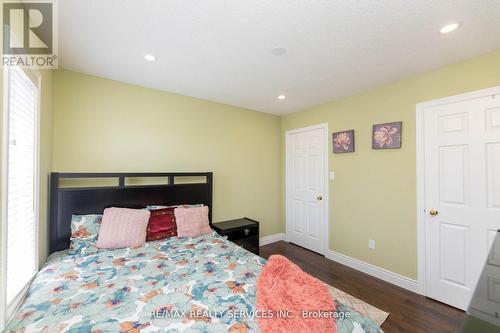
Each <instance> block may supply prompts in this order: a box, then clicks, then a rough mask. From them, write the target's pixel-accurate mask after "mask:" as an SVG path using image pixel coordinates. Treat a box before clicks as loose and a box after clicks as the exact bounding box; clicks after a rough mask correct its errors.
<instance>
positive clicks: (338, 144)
mask: <svg viewBox="0 0 500 333" xmlns="http://www.w3.org/2000/svg"><path fill="white" fill-rule="evenodd" d="M332 138H333V153H334V154H340V153H352V152H354V130H348V131H342V132H335V133H333V134H332Z"/></svg>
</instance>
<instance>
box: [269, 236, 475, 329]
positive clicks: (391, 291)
mask: <svg viewBox="0 0 500 333" xmlns="http://www.w3.org/2000/svg"><path fill="white" fill-rule="evenodd" d="M272 254H281V255H283V256H285V257H287V258H288V259H290V260H291V261H293V262H294V263H295V264H297V265H299V266H300V267H301V268H302V269H303V270H304V271H305V272H307V273H309V274H311V275H313V276H315V277H316V278H318V279H320V280H321V281H323V282H326V283H328V284H330V285H332V286H334V287H336V288H338V289H340V290H342V291H345V292H347V293H349V294H351V295H352V296H354V297H357V298H359V299H361V300H363V301H365V302H368V303H370V304H372V305H373V306H376V307H377V308H379V309H381V310H384V311H386V312H389V313H390V315H389V317H388V318H387V320H386V321H385V323H384V324H383V325H382V329H383V330H384V332H386V333H414V332H418V333H420V332H422V333H433V332H436V333H448V332H457V331H458V330H459V328H460V324H461V322H462V319H463V318H464V316H465V313H464V312H463V311H460V310H457V309H455V308H452V307H450V306H448V305H445V304H443V303H439V302H437V301H434V300H432V299H430V298H427V297H424V296H421V295H417V294H415V293H412V292H410V291H407V290H405V289H402V288H399V287H397V286H395V285H392V284H390V283H387V282H385V281H382V280H379V279H377V278H374V277H372V276H370V275H367V274H364V273H362V272H360V271H357V270H354V269H352V268H349V267H347V266H344V265H342V264H339V263H336V262H334V261H331V260H329V259H326V258H325V257H323V256H321V255H319V254H317V253H314V252H312V251H309V250H306V249H304V248H302V247H299V246H297V245H293V244H289V243H286V242H282V241H281V242H277V243H273V244H269V245H265V246H261V247H260V255H261V256H262V257H264V258H266V259H267V258H268V257H269V256H270V255H272Z"/></svg>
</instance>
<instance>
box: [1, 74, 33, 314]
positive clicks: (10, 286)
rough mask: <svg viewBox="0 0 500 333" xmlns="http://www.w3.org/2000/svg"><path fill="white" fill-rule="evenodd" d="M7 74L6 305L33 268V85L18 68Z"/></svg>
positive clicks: (19, 290) (20, 289)
mask: <svg viewBox="0 0 500 333" xmlns="http://www.w3.org/2000/svg"><path fill="white" fill-rule="evenodd" d="M8 71H9V73H8V82H7V87H8V91H6V93H8V123H7V124H8V152H7V154H8V155H7V156H8V162H7V281H6V301H7V305H12V302H13V301H14V300H16V298H17V297H18V296H19V295H20V293H21V291H22V290H23V289H24V288H25V287H26V285H27V284H28V283H29V282H30V280H31V278H32V277H33V276H34V274H35V273H36V271H37V270H38V267H37V258H36V256H37V246H38V245H37V244H38V242H37V220H38V217H37V216H36V200H37V195H36V193H37V192H36V191H37V188H36V186H37V184H36V180H37V172H38V170H37V169H38V162H37V142H38V138H37V135H38V131H37V126H38V125H37V123H38V122H37V119H38V88H37V85H36V84H34V83H33V81H32V80H31V79H30V78H29V77H28V76H27V75H26V74H25V73H24V72H23V71H22V70H21V69H19V68H10V69H9V70H8Z"/></svg>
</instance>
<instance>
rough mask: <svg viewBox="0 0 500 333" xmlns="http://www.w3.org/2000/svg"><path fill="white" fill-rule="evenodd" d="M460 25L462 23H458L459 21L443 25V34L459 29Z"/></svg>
mask: <svg viewBox="0 0 500 333" xmlns="http://www.w3.org/2000/svg"><path fill="white" fill-rule="evenodd" d="M459 26H460V23H457V22H454V23H450V24H447V25H445V26H443V27H442V28H441V30H440V31H441V33H442V34H447V33H450V32H452V31H455V30H457V29H458V27H459Z"/></svg>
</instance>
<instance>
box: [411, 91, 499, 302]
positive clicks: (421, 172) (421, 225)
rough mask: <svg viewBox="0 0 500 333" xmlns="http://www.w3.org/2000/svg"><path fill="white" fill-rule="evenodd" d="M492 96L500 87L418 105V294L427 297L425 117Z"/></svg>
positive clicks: (497, 95) (496, 94) (497, 93)
mask: <svg viewBox="0 0 500 333" xmlns="http://www.w3.org/2000/svg"><path fill="white" fill-rule="evenodd" d="M487 96H492V97H494V98H500V86H497V87H492V88H487V89H482V90H477V91H472V92H468V93H464V94H460V95H455V96H450V97H444V98H439V99H435V100H431V101H427V102H423V103H418V104H417V105H416V120H417V122H416V144H417V147H416V148H417V156H416V158H417V282H418V289H417V290H418V293H419V294H421V295H424V296H426V295H427V290H426V261H427V260H426V259H427V257H426V256H427V254H426V251H425V246H426V244H425V232H426V230H425V221H426V212H425V160H424V157H425V129H424V115H425V112H426V110H427V109H428V108H431V107H436V106H440V105H445V104H451V103H457V102H463V101H467V100H471V99H476V98H481V97H487Z"/></svg>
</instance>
